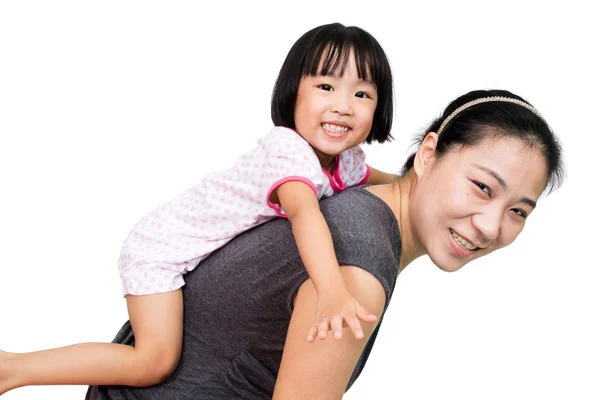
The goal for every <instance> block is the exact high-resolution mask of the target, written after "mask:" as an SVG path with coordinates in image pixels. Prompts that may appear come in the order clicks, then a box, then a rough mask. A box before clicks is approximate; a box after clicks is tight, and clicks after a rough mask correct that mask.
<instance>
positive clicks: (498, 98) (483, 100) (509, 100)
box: [436, 96, 545, 135]
mask: <svg viewBox="0 0 600 400" xmlns="http://www.w3.org/2000/svg"><path fill="white" fill-rule="evenodd" d="M491 101H501V102H504V103H513V104H518V105H520V106H521V107H525V108H526V109H528V110H529V111H531V112H532V113H534V114H535V115H537V116H538V117H540V118H541V119H542V121H545V119H544V117H542V114H540V113H539V111H538V110H536V109H535V108H534V107H533V106H532V105H531V104H528V103H525V102H524V101H522V100H518V99H513V98H511V97H502V96H492V97H482V98H480V99H475V100H472V101H469V102H468V103H465V104H463V105H462V106H460V107H458V108H457V109H456V110H454V111H453V112H452V114H450V115H448V117H446V119H445V120H444V122H442V124H441V125H440V128H439V129H438V130H437V132H436V133H437V134H438V135H440V134H441V133H442V131H443V130H444V128H445V127H446V125H448V123H449V122H450V121H451V120H452V118H454V117H456V115H457V114H459V113H461V112H462V111H464V110H466V109H467V108H469V107H473V106H476V105H477V104H481V103H489V102H491Z"/></svg>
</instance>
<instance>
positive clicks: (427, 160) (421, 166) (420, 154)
mask: <svg viewBox="0 0 600 400" xmlns="http://www.w3.org/2000/svg"><path fill="white" fill-rule="evenodd" d="M437 143H438V134H437V133H435V132H429V133H428V134H427V136H425V139H423V142H422V143H421V146H420V147H419V150H418V151H417V154H416V155H415V161H414V166H413V167H414V169H415V173H416V174H417V177H419V178H420V177H421V176H422V175H423V173H424V172H425V170H426V169H427V168H428V167H430V166H432V165H433V163H434V162H435V159H436V157H435V155H436V152H435V149H436V148H437Z"/></svg>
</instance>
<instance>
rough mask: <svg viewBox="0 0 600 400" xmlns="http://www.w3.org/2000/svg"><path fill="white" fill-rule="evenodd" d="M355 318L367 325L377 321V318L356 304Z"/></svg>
mask: <svg viewBox="0 0 600 400" xmlns="http://www.w3.org/2000/svg"><path fill="white" fill-rule="evenodd" d="M356 316H357V317H358V319H360V320H361V321H362V322H366V323H367V324H372V323H373V322H376V321H377V316H376V315H373V314H371V313H370V312H369V311H367V309H366V308H364V307H363V306H361V305H360V304H359V303H358V302H357V303H356Z"/></svg>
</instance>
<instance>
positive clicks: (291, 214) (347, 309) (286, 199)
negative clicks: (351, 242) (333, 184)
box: [271, 181, 377, 342]
mask: <svg viewBox="0 0 600 400" xmlns="http://www.w3.org/2000/svg"><path fill="white" fill-rule="evenodd" d="M276 193H277V200H278V202H279V204H281V206H282V207H283V210H284V211H285V213H286V216H287V218H288V220H289V221H290V222H291V223H292V232H293V234H294V238H295V240H296V245H297V246H298V251H299V253H300V257H301V258H302V262H303V263H304V267H305V268H306V270H307V272H308V275H309V276H310V279H311V281H312V283H313V285H314V286H315V288H316V291H317V294H318V302H317V304H316V313H315V312H314V310H313V320H314V324H313V326H312V327H309V328H310V329H308V330H307V332H308V336H307V338H308V341H309V342H312V341H313V340H314V339H315V338H316V337H318V338H320V339H325V338H326V337H327V332H328V330H329V327H330V326H331V330H332V331H333V336H334V338H335V339H338V340H339V339H341V338H342V326H343V325H344V323H345V324H347V325H348V326H349V327H350V329H351V331H352V332H353V333H354V336H355V337H356V338H357V339H361V338H362V337H363V332H362V328H361V325H360V322H359V319H360V320H362V321H363V322H368V323H374V322H376V321H377V317H376V316H375V315H372V314H370V313H369V312H367V311H366V309H364V308H363V307H362V305H361V304H360V303H358V302H357V301H356V300H355V298H354V297H353V296H352V295H351V294H350V292H349V291H348V290H347V288H346V285H345V282H344V279H343V278H342V274H341V273H340V268H339V266H338V262H337V258H336V256H335V250H334V248H333V240H332V238H331V233H330V232H329V227H328V226H327V222H326V221H325V218H324V217H323V214H322V213H321V209H320V208H319V202H318V199H317V197H316V196H315V193H314V191H313V189H312V188H311V187H310V186H308V185H307V184H306V183H303V182H300V181H290V182H286V183H283V184H282V185H281V186H279V187H278V188H277V189H276ZM271 200H275V199H271Z"/></svg>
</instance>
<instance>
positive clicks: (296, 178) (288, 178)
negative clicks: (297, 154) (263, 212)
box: [266, 176, 319, 218]
mask: <svg viewBox="0 0 600 400" xmlns="http://www.w3.org/2000/svg"><path fill="white" fill-rule="evenodd" d="M290 181H298V182H303V183H306V184H307V185H308V186H310V187H311V188H312V190H313V191H314V192H315V196H317V197H318V196H319V192H318V191H317V187H316V186H315V184H314V183H312V182H311V181H310V179H307V178H305V177H303V176H286V177H285V178H283V179H280V180H278V181H277V182H275V183H274V184H272V185H271V187H270V188H269V190H268V191H267V198H266V202H267V206H269V208H272V209H273V211H275V214H277V215H278V216H280V217H282V218H287V216H286V215H285V214H284V213H282V212H281V211H279V208H280V207H279V204H273V203H271V202H270V201H269V197H271V193H273V190H275V189H277V188H278V187H279V186H281V185H283V184H284V183H286V182H290Z"/></svg>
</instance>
